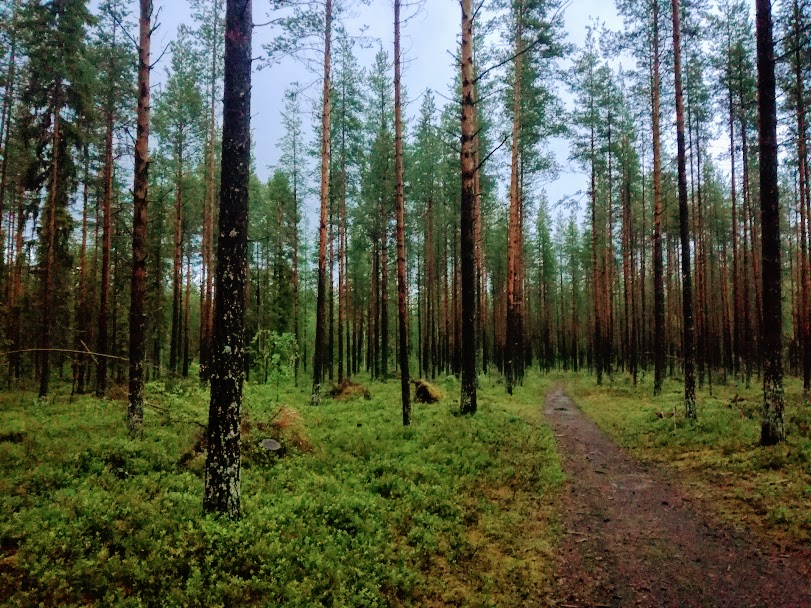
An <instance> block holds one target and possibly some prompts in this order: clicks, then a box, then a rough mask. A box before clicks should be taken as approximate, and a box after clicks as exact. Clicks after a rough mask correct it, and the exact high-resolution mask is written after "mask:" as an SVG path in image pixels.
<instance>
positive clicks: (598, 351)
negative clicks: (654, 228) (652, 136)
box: [589, 74, 603, 386]
mask: <svg viewBox="0 0 811 608" xmlns="http://www.w3.org/2000/svg"><path fill="white" fill-rule="evenodd" d="M589 77H590V79H593V77H594V75H593V74H590V76H589ZM590 106H591V121H592V125H591V135H590V140H589V145H590V156H591V159H590V160H591V189H590V192H589V198H590V199H591V291H592V304H593V309H594V336H593V344H592V347H591V351H592V358H593V360H594V367H595V371H596V372H597V385H598V386H599V385H601V384H602V383H603V356H602V353H603V347H602V341H603V330H602V327H601V319H600V317H601V315H602V312H601V309H602V307H601V306H600V302H601V301H602V295H601V291H602V290H601V288H600V266H599V264H598V257H597V248H598V243H599V239H598V231H599V228H598V226H597V165H596V160H597V155H596V151H595V132H594V131H595V125H594V122H595V121H596V120H597V115H596V113H595V109H594V96H593V95H592V96H591V99H590Z"/></svg>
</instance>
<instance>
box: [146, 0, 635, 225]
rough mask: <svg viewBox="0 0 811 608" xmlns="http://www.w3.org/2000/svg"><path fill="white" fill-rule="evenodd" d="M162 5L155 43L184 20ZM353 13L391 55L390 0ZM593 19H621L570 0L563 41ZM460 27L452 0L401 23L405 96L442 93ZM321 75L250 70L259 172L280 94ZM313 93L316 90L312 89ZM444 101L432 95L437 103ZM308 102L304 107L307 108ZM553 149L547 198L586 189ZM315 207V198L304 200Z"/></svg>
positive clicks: (292, 66) (428, 1)
mask: <svg viewBox="0 0 811 608" xmlns="http://www.w3.org/2000/svg"><path fill="white" fill-rule="evenodd" d="M155 5H156V6H162V12H161V29H160V30H159V31H158V32H157V33H156V35H155V41H154V43H153V48H154V49H156V52H160V50H161V49H162V48H163V47H164V46H165V45H166V44H167V43H168V42H169V41H170V40H171V39H172V38H173V37H174V34H175V31H176V29H177V26H178V25H179V24H180V23H190V22H191V19H190V16H189V11H188V4H187V2H186V0H155ZM359 11H360V12H359V14H358V16H357V18H355V19H353V20H351V21H350V22H349V24H348V25H349V29H350V30H351V29H352V28H355V29H358V28H360V26H362V25H365V26H367V27H368V30H367V32H366V33H367V34H368V35H370V36H373V37H376V38H379V39H380V41H381V42H382V44H383V47H384V48H385V49H389V53H390V55H391V54H392V50H391V49H392V48H393V41H392V38H393V32H392V29H393V26H392V21H393V12H392V5H391V1H390V0H371V5H370V6H368V7H363V8H362V9H359ZM266 17H267V1H266V0H254V22H255V23H262V22H263V21H265V20H266ZM593 20H596V21H598V22H604V23H605V24H606V25H607V26H608V28H609V29H612V30H618V29H620V28H621V27H622V20H621V19H620V18H619V17H618V16H617V14H616V9H615V7H614V2H613V0H571V2H570V6H569V8H568V9H567V11H566V14H565V21H566V32H567V35H568V40H569V42H572V43H575V44H577V45H580V44H582V43H583V41H584V38H585V32H586V26H587V25H588V24H589V23H590V22H591V21H593ZM459 30H460V8H459V2H458V0H425V1H424V6H423V10H422V13H421V14H420V15H418V16H416V17H414V18H413V19H412V20H411V21H409V22H408V23H406V24H405V25H404V30H403V35H404V37H405V39H404V42H403V49H404V59H405V61H406V63H407V65H406V66H405V68H404V74H403V83H404V86H405V87H406V90H407V91H408V94H409V96H410V98H411V99H414V98H416V97H418V96H419V95H420V94H421V93H422V92H423V91H425V89H426V88H431V89H433V90H434V91H438V92H440V93H442V94H446V93H447V92H448V86H449V84H450V83H451V82H452V78H453V76H454V70H455V67H454V65H453V59H452V57H451V55H450V54H449V51H453V50H454V49H455V48H456V45H457V36H458V33H459ZM269 35H271V32H270V30H269V29H268V28H257V29H256V30H255V31H254V57H260V56H261V54H262V48H261V45H262V43H263V42H264V41H265V40H266V39H267V37H268V36H269ZM374 53H375V49H372V50H367V51H359V60H360V64H361V65H363V66H368V65H370V64H371V62H372V58H373V56H374ZM169 60H170V58H169V57H168V56H166V57H164V59H163V61H162V64H163V65H159V66H158V68H157V69H156V70H155V72H154V78H155V80H157V81H158V82H159V81H160V80H162V79H163V77H164V76H163V75H164V65H166V64H167V63H168V61H169ZM318 78H319V75H317V74H314V73H311V72H309V71H308V70H307V69H306V68H305V67H304V66H302V65H301V64H298V63H295V62H293V61H288V62H286V63H284V64H282V65H278V66H274V67H272V68H269V69H263V70H261V71H258V72H255V73H254V80H253V99H252V114H253V133H254V150H255V156H256V166H257V170H258V172H259V175H260V177H262V178H265V177H267V175H268V174H269V167H270V166H272V165H273V164H274V163H275V162H276V161H277V160H278V156H279V155H278V152H277V144H278V140H279V138H280V136H281V120H280V112H281V109H282V105H283V101H282V100H283V94H284V91H285V89H286V88H287V87H288V86H290V84H291V83H292V82H299V83H302V84H304V83H311V82H315V81H316V80H317V79H318ZM564 89H565V87H564V86H563V85H562V89H561V92H560V93H561V96H562V97H563V99H564V100H565V102H566V103H567V105H569V103H570V97H569V95H568V93H567V92H566V91H565V90H564ZM312 91H313V94H316V92H320V88H319V87H317V86H316V87H313V88H312ZM444 102H445V100H444V99H443V98H442V97H439V96H438V97H437V103H438V105H442V104H443V103H444ZM418 107H419V104H418V103H414V104H411V106H409V107H408V108H407V110H406V111H407V113H408V114H409V115H413V114H414V113H416V112H417V110H418ZM305 109H307V110H308V109H309V108H305ZM311 124H312V120H311V118H310V116H309V115H307V116H305V125H304V129H305V134H307V135H308V136H309V135H310V134H311V133H312V127H311V126H310V125H311ZM552 149H553V151H554V152H555V155H556V156H557V158H558V162H559V164H560V166H561V168H562V170H561V172H560V175H559V176H558V178H557V179H556V180H554V181H553V182H551V183H548V184H547V185H546V186H545V189H546V191H547V195H548V198H549V200H550V202H552V203H555V202H556V201H558V200H560V199H562V198H564V197H568V196H571V195H573V194H575V193H577V192H580V191H583V190H584V189H585V188H586V178H585V176H584V175H583V174H582V173H580V172H579V171H578V170H577V168H576V167H574V166H572V164H571V163H570V162H569V161H568V154H569V146H568V142H566V141H562V140H561V141H555V142H553V143H552ZM306 204H307V206H308V207H310V208H312V209H314V207H315V205H316V201H314V200H313V201H308V202H307V203H306Z"/></svg>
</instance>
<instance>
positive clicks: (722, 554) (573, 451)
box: [546, 387, 811, 608]
mask: <svg viewBox="0 0 811 608" xmlns="http://www.w3.org/2000/svg"><path fill="white" fill-rule="evenodd" d="M546 415H547V418H548V420H549V422H550V423H551V425H552V427H553V429H554V431H555V436H556V437H557V441H558V446H559V449H560V452H561V454H562V458H563V465H564V469H565V471H566V474H567V475H568V476H569V481H568V483H567V490H566V492H565V497H564V516H563V525H564V539H563V541H562V547H561V551H560V560H559V565H558V572H557V577H556V578H557V585H556V589H555V596H554V600H553V605H556V606H561V607H563V606H565V607H583V608H584V607H609V606H611V607H626V606H651V607H653V606H656V607H660V606H661V607H665V606H667V607H671V606H672V607H674V608H676V607H677V608H686V607H701V608H714V607H721V606H724V607H729V608H749V607H756V606H757V607H775V608H776V607H781V608H782V607H791V608H810V607H811V551H808V550H806V551H793V552H789V553H780V552H779V551H778V550H777V549H776V548H774V547H772V546H769V545H767V544H766V543H765V541H760V540H757V539H756V538H754V537H749V536H748V535H747V534H745V533H742V532H740V531H734V530H731V529H729V528H727V527H724V526H721V525H718V524H715V523H712V522H711V521H710V520H709V519H708V518H707V517H704V516H702V515H701V514H700V513H699V512H697V511H696V510H695V509H694V508H693V507H692V506H691V504H690V502H689V500H688V499H687V497H686V496H685V495H684V494H683V493H682V492H681V491H679V489H678V488H677V487H675V486H674V485H672V484H671V483H669V482H668V481H666V477H665V476H664V475H663V474H661V473H657V472H656V471H655V470H654V469H650V468H648V467H645V466H644V465H642V464H640V463H638V462H637V461H635V460H634V459H633V458H631V457H630V456H628V455H627V454H626V453H625V452H624V451H623V450H621V449H620V448H618V447H617V446H616V445H615V444H614V443H613V442H612V441H611V440H610V439H608V438H607V437H606V436H605V435H604V434H603V432H602V431H600V429H598V428H597V426H596V425H595V424H594V423H593V422H592V421H591V420H589V419H588V418H586V416H585V415H584V414H583V413H582V412H581V411H580V410H579V409H578V408H577V407H576V406H575V405H574V403H573V402H572V401H571V400H570V399H569V398H568V397H567V396H566V395H565V394H564V393H563V389H562V388H560V387H559V388H557V389H555V390H554V391H553V392H552V393H550V394H549V395H548V397H547V399H546Z"/></svg>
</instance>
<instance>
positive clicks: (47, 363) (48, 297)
mask: <svg viewBox="0 0 811 608" xmlns="http://www.w3.org/2000/svg"><path fill="white" fill-rule="evenodd" d="M61 97H62V91H61V82H59V81H58V82H57V84H56V89H55V93H54V100H55V101H54V110H53V135H52V137H51V146H52V153H51V183H50V186H49V188H48V199H47V200H48V202H47V210H46V214H47V215H46V217H47V228H46V231H47V232H46V235H47V236H46V237H45V239H46V240H45V251H46V253H45V268H44V269H43V273H42V338H41V342H40V370H39V371H40V378H39V396H40V397H45V396H47V395H48V385H49V382H50V379H51V352H50V350H51V315H52V314H53V311H52V310H51V306H52V299H53V276H54V271H55V270H56V269H55V268H54V266H55V265H56V203H57V198H58V189H59V158H60V156H61V152H60V147H61V145H62V144H61V132H60V130H59V129H60V120H59V112H60V111H61V107H62V106H61V104H62V99H61Z"/></svg>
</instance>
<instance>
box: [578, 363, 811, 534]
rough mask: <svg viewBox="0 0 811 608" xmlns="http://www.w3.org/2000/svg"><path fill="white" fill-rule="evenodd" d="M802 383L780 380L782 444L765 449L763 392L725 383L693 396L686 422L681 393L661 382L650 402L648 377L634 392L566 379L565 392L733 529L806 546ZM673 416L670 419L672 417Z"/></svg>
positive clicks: (807, 437) (808, 495)
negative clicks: (693, 410)
mask: <svg viewBox="0 0 811 608" xmlns="http://www.w3.org/2000/svg"><path fill="white" fill-rule="evenodd" d="M801 388H802V387H801V384H800V383H799V382H798V381H797V380H796V379H787V380H786V412H785V420H786V432H787V440H786V442H785V443H783V444H781V445H778V446H775V447H769V448H764V447H760V446H759V445H758V441H759V438H760V417H759V416H760V411H761V409H760V406H761V403H762V392H761V390H760V388H759V381H758V380H757V379H755V378H753V379H752V385H751V387H750V388H748V389H747V388H745V387H744V386H742V385H735V384H733V383H729V384H727V385H720V386H719V385H717V384H716V385H715V386H713V390H712V394H710V391H709V388H708V387H706V386H705V387H704V389H703V390H700V391H698V394H697V404H698V420H697V421H695V422H689V421H687V420H685V419H684V405H683V404H684V392H683V391H684V389H683V385H682V384H681V383H680V382H675V381H668V382H666V383H665V386H664V389H663V391H662V395H661V396H660V397H658V398H653V388H652V378H651V377H646V378H645V379H644V380H642V381H641V382H640V384H639V386H638V387H636V388H634V387H633V386H632V385H631V383H630V380H628V379H627V378H625V377H620V376H618V377H617V378H615V380H614V382H610V381H606V382H605V383H604V386H602V387H597V386H596V382H595V380H594V378H593V377H591V376H585V375H583V376H572V377H569V378H568V379H567V381H566V390H567V392H568V393H569V395H570V396H571V397H573V398H574V399H575V400H576V402H577V404H578V405H579V406H580V407H581V408H582V409H583V410H584V411H585V412H586V413H587V414H588V415H589V416H590V417H591V418H592V419H593V420H594V421H595V422H596V423H597V424H598V425H599V426H601V427H602V428H603V429H604V430H605V431H606V432H607V433H609V435H611V436H612V437H613V438H614V439H616V440H617V441H618V442H619V443H620V444H621V445H623V446H625V447H627V448H629V449H630V450H631V451H632V452H633V453H634V455H635V456H637V457H639V458H641V459H643V460H649V461H655V462H659V463H663V464H665V465H667V467H669V468H670V469H671V470H675V471H677V472H678V474H679V476H680V477H681V478H683V480H684V481H685V482H686V486H687V488H688V490H689V492H690V493H691V494H692V495H693V496H694V497H695V498H697V499H700V500H701V502H702V504H706V505H707V506H709V508H711V509H713V510H715V511H716V512H717V513H718V514H719V515H720V516H721V518H722V519H724V520H725V521H727V522H729V523H732V524H744V525H746V526H747V527H752V528H755V529H756V530H758V531H760V532H762V533H765V534H767V535H769V536H771V537H773V538H775V539H776V540H778V541H780V542H790V543H802V544H808V543H811V408H809V406H808V405H806V404H803V400H802V395H801ZM674 412H675V416H674Z"/></svg>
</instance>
